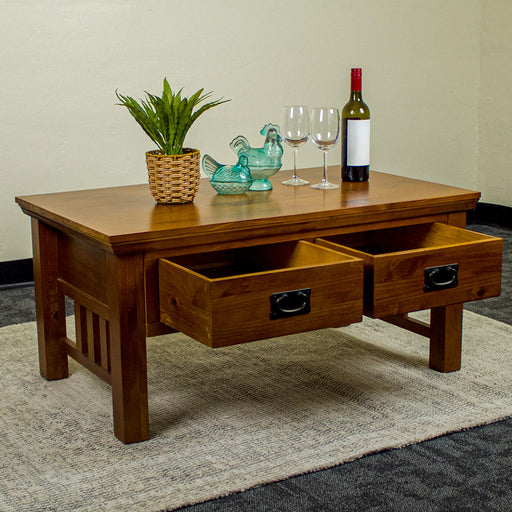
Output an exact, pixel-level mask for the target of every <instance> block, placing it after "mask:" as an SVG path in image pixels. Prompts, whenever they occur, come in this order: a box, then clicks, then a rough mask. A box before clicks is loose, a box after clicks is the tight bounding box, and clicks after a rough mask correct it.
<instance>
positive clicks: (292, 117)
mask: <svg viewBox="0 0 512 512" xmlns="http://www.w3.org/2000/svg"><path fill="white" fill-rule="evenodd" d="M281 137H282V139H283V140H284V141H285V142H286V144H288V146H290V147H291V148H293V176H292V177H291V178H290V179H289V180H286V181H283V182H282V183H283V185H292V186H295V187H296V186H299V185H309V181H306V180H303V179H301V178H299V177H298V176H297V151H298V150H299V146H302V144H304V143H305V142H306V141H307V140H308V138H309V112H308V107H306V106H304V105H289V106H287V107H283V110H282V113H281Z"/></svg>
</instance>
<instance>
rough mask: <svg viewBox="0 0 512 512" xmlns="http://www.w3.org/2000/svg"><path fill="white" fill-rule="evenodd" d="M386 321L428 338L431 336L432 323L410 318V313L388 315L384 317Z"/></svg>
mask: <svg viewBox="0 0 512 512" xmlns="http://www.w3.org/2000/svg"><path fill="white" fill-rule="evenodd" d="M382 320H384V321H385V322H388V323H389V324H393V325H396V326H398V327H402V329H407V330H408V331H411V332H414V333H416V334H419V335H420V336H425V337H426V338H430V334H431V329H430V324H427V323H425V322H422V321H421V320H416V319H415V318H410V317H409V316H408V315H406V314H405V315H396V316H388V317H386V318H383V319H382Z"/></svg>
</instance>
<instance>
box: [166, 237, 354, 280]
mask: <svg viewBox="0 0 512 512" xmlns="http://www.w3.org/2000/svg"><path fill="white" fill-rule="evenodd" d="M166 259H167V260H168V261H172V262H173V263H175V264H176V265H179V266H182V267H185V268H187V269H189V270H191V271H193V272H195V273H197V274H200V275H201V276H203V277H205V278H207V279H222V278H229V277H233V276H237V275H243V274H254V273H259V272H271V271H279V270H283V269H287V268H300V267H317V266H321V265H329V264H332V263H339V262H341V261H347V260H352V259H353V257H351V256H348V255H345V254H342V253H339V252H336V251H332V250H329V249H325V248H322V247H319V246H317V245H315V244H313V243H310V242H307V241H305V240H299V241H297V242H285V243H279V244H272V245H262V246H256V247H243V248H238V249H229V250H224V251H215V252H209V253H200V254H193V255H187V256H177V257H173V258H166Z"/></svg>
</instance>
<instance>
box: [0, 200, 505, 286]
mask: <svg viewBox="0 0 512 512" xmlns="http://www.w3.org/2000/svg"><path fill="white" fill-rule="evenodd" d="M468 223H470V224H478V223H484V224H496V225H498V226H503V227H507V228H512V208H511V207H510V206H502V205H499V204H490V203H478V204H477V205H476V207H475V208H474V209H473V210H472V211H471V212H469V213H468ZM33 282H34V271H33V268H32V258H27V259H25V260H15V261H4V262H0V289H1V288H12V287H13V286H23V285H29V284H32V283H33Z"/></svg>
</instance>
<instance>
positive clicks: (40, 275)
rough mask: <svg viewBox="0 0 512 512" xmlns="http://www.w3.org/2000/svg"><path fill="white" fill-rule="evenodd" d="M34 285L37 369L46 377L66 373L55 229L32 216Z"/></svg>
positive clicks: (64, 330)
mask: <svg viewBox="0 0 512 512" xmlns="http://www.w3.org/2000/svg"><path fill="white" fill-rule="evenodd" d="M32 246H33V255H34V289H35V297H36V317H37V340H38V347H39V370H40V372H41V375H42V376H43V377H44V378H45V379H47V380H55V379H63V378H66V377H68V375H69V372H68V355H67V351H66V349H65V347H64V345H63V343H62V342H61V338H63V337H64V336H65V335H66V310H65V303H64V296H63V295H62V293H60V292H59V290H58V288H57V278H58V275H59V274H58V272H59V254H58V232H57V231H56V230H54V229H53V228H51V227H49V226H47V225H46V224H44V223H42V222H39V221H38V220H36V219H32Z"/></svg>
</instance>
